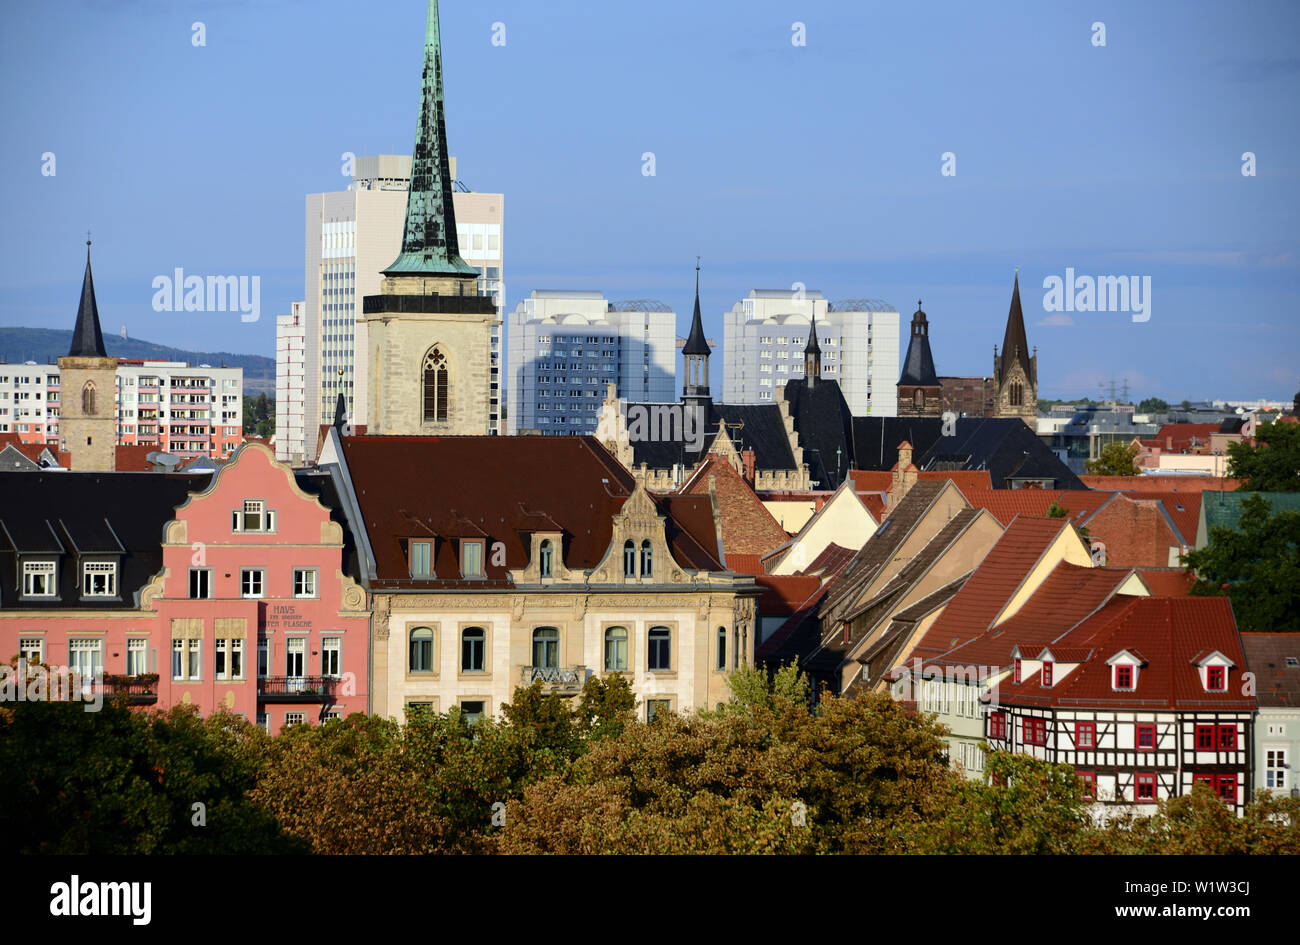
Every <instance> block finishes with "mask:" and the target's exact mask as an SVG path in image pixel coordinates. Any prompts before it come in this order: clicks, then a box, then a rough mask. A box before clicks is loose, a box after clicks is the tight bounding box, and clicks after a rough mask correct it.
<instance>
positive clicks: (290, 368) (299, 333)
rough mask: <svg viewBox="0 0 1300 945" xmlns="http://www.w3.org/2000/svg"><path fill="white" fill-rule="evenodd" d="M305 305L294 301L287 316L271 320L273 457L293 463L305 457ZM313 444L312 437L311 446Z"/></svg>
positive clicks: (313, 445) (299, 461)
mask: <svg viewBox="0 0 1300 945" xmlns="http://www.w3.org/2000/svg"><path fill="white" fill-rule="evenodd" d="M306 307H307V303H306V302H294V303H293V305H292V308H291V309H290V313H289V314H288V315H280V316H277V317H276V319H275V458H276V459H278V460H280V461H281V462H286V463H292V464H293V465H295V466H298V465H301V464H302V463H303V462H304V460H305V459H306V431H305V428H304V425H303V416H304V414H303V406H304V405H303V397H304V394H305V378H304V376H303V367H304V365H303V346H304V343H305V340H306V332H307V313H306ZM315 446H316V443H315V438H314V437H313V440H312V448H313V449H315Z"/></svg>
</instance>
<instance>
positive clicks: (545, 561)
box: [537, 538, 553, 578]
mask: <svg viewBox="0 0 1300 945" xmlns="http://www.w3.org/2000/svg"><path fill="white" fill-rule="evenodd" d="M552 559H553V552H552V548H551V540H550V539H549V538H543V539H542V544H541V547H540V548H539V549H538V553H537V564H538V570H539V573H540V574H541V576H542V577H544V578H548V577H550V576H551V571H552V564H551V561H552Z"/></svg>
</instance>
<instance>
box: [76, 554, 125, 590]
mask: <svg viewBox="0 0 1300 945" xmlns="http://www.w3.org/2000/svg"><path fill="white" fill-rule="evenodd" d="M81 596H82V597H116V596H117V563H116V562H113V561H87V562H85V563H84V564H82V566H81Z"/></svg>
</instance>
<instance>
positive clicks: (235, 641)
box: [212, 637, 246, 681]
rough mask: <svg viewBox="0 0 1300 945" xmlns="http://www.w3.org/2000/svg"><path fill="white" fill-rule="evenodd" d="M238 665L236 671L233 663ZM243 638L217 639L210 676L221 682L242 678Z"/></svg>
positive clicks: (243, 670) (243, 671)
mask: <svg viewBox="0 0 1300 945" xmlns="http://www.w3.org/2000/svg"><path fill="white" fill-rule="evenodd" d="M236 662H238V663H239V667H238V671H236V667H235V663H236ZM244 665H245V664H244V638H243V637H217V639H216V641H215V644H214V647H213V654H212V676H213V678H214V679H220V680H223V681H230V680H240V679H243V678H244V673H245V672H246V670H245V669H244Z"/></svg>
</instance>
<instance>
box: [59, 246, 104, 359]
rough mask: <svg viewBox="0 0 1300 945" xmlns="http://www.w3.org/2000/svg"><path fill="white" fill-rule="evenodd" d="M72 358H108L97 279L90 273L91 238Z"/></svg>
mask: <svg viewBox="0 0 1300 945" xmlns="http://www.w3.org/2000/svg"><path fill="white" fill-rule="evenodd" d="M68 357H70V358H106V357H108V353H107V352H106V351H105V350H104V335H103V333H102V332H101V331H100V330H99V307H98V306H97V305H96V304H95V280H94V279H93V278H91V275H90V240H86V275H85V276H84V277H83V278H82V280H81V304H79V305H78V306H77V324H76V327H74V328H73V329H72V347H71V348H69V349H68Z"/></svg>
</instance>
